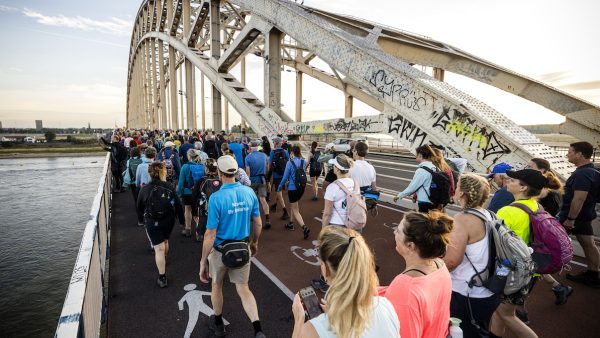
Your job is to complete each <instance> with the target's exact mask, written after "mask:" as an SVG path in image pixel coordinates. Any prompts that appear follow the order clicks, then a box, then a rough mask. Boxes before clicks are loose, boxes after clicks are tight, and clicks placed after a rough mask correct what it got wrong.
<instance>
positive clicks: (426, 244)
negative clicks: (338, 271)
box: [379, 211, 453, 338]
mask: <svg viewBox="0 0 600 338" xmlns="http://www.w3.org/2000/svg"><path fill="white" fill-rule="evenodd" d="M452 227H453V222H452V218H451V217H449V216H447V215H446V214H443V213H441V212H439V211H430V212H429V213H428V214H425V213H419V212H409V213H407V214H405V215H404V218H403V219H402V221H401V222H400V225H398V227H396V229H395V230H394V235H395V240H396V251H397V252H398V253H399V254H400V255H401V256H402V257H403V258H404V260H405V262H406V267H405V269H404V271H403V272H402V273H401V274H399V275H398V276H396V278H394V280H393V281H392V283H391V284H390V286H388V287H382V288H380V290H379V294H380V295H382V296H384V297H385V298H387V299H388V300H389V301H390V302H391V303H392V305H394V309H395V310H396V314H397V315H398V319H399V321H400V324H401V325H400V336H401V337H403V338H413V337H423V338H429V337H431V338H439V337H446V336H447V334H448V323H449V320H450V297H451V294H452V281H451V280H450V273H449V272H448V269H447V268H446V265H445V264H444V261H442V260H441V259H439V257H443V256H444V254H445V253H446V247H447V245H448V240H449V237H450V232H451V231H452Z"/></svg>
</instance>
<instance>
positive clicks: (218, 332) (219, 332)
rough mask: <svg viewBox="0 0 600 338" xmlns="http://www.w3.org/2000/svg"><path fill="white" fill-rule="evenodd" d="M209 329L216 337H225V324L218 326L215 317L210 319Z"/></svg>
mask: <svg viewBox="0 0 600 338" xmlns="http://www.w3.org/2000/svg"><path fill="white" fill-rule="evenodd" d="M208 328H209V329H210V330H211V331H213V332H214V333H215V336H217V337H225V324H221V325H217V324H216V323H215V315H212V316H210V317H208Z"/></svg>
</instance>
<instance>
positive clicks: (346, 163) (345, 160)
mask: <svg viewBox="0 0 600 338" xmlns="http://www.w3.org/2000/svg"><path fill="white" fill-rule="evenodd" d="M335 159H336V161H337V162H338V163H339V164H340V165H341V166H342V167H344V168H348V169H346V170H342V169H340V168H337V169H338V170H339V171H340V174H342V175H345V174H347V173H349V172H350V168H352V167H353V166H354V160H353V159H351V158H350V157H348V156H347V155H346V154H339V155H337V156H336V157H335Z"/></svg>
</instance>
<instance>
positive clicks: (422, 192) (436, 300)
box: [101, 130, 600, 338]
mask: <svg viewBox="0 0 600 338" xmlns="http://www.w3.org/2000/svg"><path fill="white" fill-rule="evenodd" d="M101 140H102V143H103V145H104V147H105V148H106V149H107V150H108V151H110V154H111V168H112V173H113V176H114V191H117V192H119V191H122V190H123V187H124V186H125V185H128V187H129V188H130V190H131V192H132V196H133V198H134V201H135V203H136V213H137V224H138V226H140V227H142V226H143V227H145V230H146V233H147V237H148V239H149V241H150V245H151V248H152V250H154V255H155V262H156V267H157V269H158V279H157V284H158V286H160V287H161V288H162V287H166V286H167V285H168V280H167V276H166V270H165V266H166V265H165V260H166V259H165V257H166V255H167V253H168V251H169V237H170V234H171V232H172V230H173V228H174V225H175V221H176V219H178V220H179V223H180V224H181V225H182V230H181V235H183V236H186V237H192V236H194V237H195V239H196V240H197V241H199V242H202V252H201V258H200V271H199V278H200V280H201V281H202V282H204V283H209V280H210V283H211V300H212V304H213V310H214V313H215V314H214V315H213V316H211V318H210V319H209V328H210V330H212V331H213V333H214V334H215V335H216V336H224V335H225V334H226V331H225V325H224V322H223V318H222V309H223V306H224V303H225V301H224V299H223V291H222V290H223V289H222V288H223V281H224V279H225V275H228V277H229V280H230V282H231V283H233V284H235V286H236V291H237V293H238V295H239V297H240V299H241V302H242V305H243V308H244V311H245V312H246V314H247V316H248V318H249V319H250V321H251V322H252V326H253V328H254V332H255V336H256V337H265V334H264V333H263V331H262V327H261V323H260V319H259V314H258V310H257V305H256V300H255V298H254V295H253V293H252V291H251V290H250V288H249V287H248V280H249V274H250V257H252V256H254V255H255V254H256V252H257V250H258V247H259V238H260V235H261V232H262V230H263V229H265V230H266V229H270V228H271V227H272V224H271V220H272V217H274V213H276V212H277V210H278V209H280V210H281V215H280V219H282V220H285V221H287V223H285V224H284V226H283V229H285V230H288V231H292V230H295V228H296V227H299V228H300V229H301V230H302V236H301V237H302V239H307V238H308V237H309V235H310V233H311V230H312V229H311V228H310V226H309V225H308V224H306V223H305V222H304V220H303V217H302V210H301V205H300V200H301V198H302V196H303V195H304V193H305V190H306V189H307V188H308V187H307V185H310V186H311V187H310V189H311V195H312V199H313V200H315V201H318V199H319V189H320V187H319V181H318V179H319V177H320V176H325V177H324V179H323V182H322V185H323V189H325V191H324V194H323V195H324V197H323V199H324V202H323V216H322V218H321V219H322V226H321V229H320V233H319V235H318V241H319V258H320V261H321V268H320V271H319V272H320V275H321V276H320V278H318V279H315V280H313V281H312V286H313V287H314V288H315V289H319V290H321V291H323V292H324V293H325V296H324V298H323V299H322V300H320V301H319V300H317V302H316V303H315V304H316V305H315V304H312V305H313V308H312V310H315V308H316V312H317V313H316V314H314V313H312V312H314V311H310V310H311V309H309V307H310V306H309V305H310V304H308V303H310V299H311V296H312V295H314V292H313V293H311V292H310V291H311V290H308V291H305V289H303V290H301V292H300V293H299V294H297V295H296V297H295V299H294V301H293V305H292V313H293V317H294V329H293V334H292V336H293V337H405V338H406V337H432V338H434V337H450V336H452V332H451V329H449V323H450V317H455V318H458V319H460V320H461V324H460V327H461V329H462V334H463V336H464V337H502V336H503V335H504V334H505V331H506V330H507V329H508V330H509V331H511V332H512V333H513V334H514V335H515V336H517V337H537V335H536V334H535V332H534V331H533V330H532V329H531V328H530V327H529V326H528V324H529V319H528V313H527V310H526V300H527V296H528V295H529V294H530V293H531V290H532V288H533V287H534V285H536V282H537V281H538V280H539V279H540V278H541V279H543V280H544V281H545V282H546V283H547V284H548V285H549V286H550V287H551V289H552V291H553V293H554V295H555V297H556V300H555V303H556V304H557V305H563V304H565V303H566V302H567V300H568V297H569V296H570V295H571V293H572V292H573V287H572V286H569V285H563V284H561V283H559V282H558V281H557V280H556V279H555V278H554V277H553V276H552V274H553V273H557V272H560V271H562V268H563V267H564V266H565V264H566V263H568V261H569V260H570V259H571V256H572V248H571V247H570V246H571V243H570V241H569V240H568V237H566V236H567V235H566V234H567V233H568V234H573V235H575V236H576V237H577V239H578V241H579V243H580V244H581V245H582V247H583V251H584V253H585V259H586V263H587V270H586V271H585V272H583V273H581V274H567V279H568V280H570V281H573V282H576V283H581V284H585V285H587V286H589V287H593V288H600V278H599V272H598V271H599V268H600V252H599V251H598V249H597V247H596V246H595V244H594V240H593V235H594V234H593V229H592V225H591V223H592V221H593V220H594V219H595V217H596V210H595V208H596V203H597V202H599V195H598V194H599V192H600V171H598V169H597V168H595V167H594V165H593V163H592V162H591V160H590V158H591V155H592V152H593V147H592V145H591V144H589V143H587V142H576V143H573V144H571V145H570V147H569V151H568V153H567V159H568V161H569V162H571V163H573V164H574V165H575V166H576V167H577V169H576V170H575V171H574V172H573V173H572V175H571V176H570V177H569V179H568V180H567V181H566V183H565V184H564V186H563V185H562V183H561V181H560V180H559V179H558V178H557V176H555V175H554V174H553V172H552V168H551V167H550V163H549V162H548V161H546V160H544V159H540V158H534V159H532V160H531V162H530V163H529V164H528V165H527V167H526V168H519V170H514V169H515V168H514V166H513V165H511V164H508V163H499V164H496V165H495V166H494V167H493V168H490V173H489V174H487V175H486V176H483V175H479V174H475V173H464V170H465V167H466V164H467V163H466V161H465V160H464V159H461V158H447V157H445V156H444V152H443V150H444V149H438V148H436V147H432V146H430V145H425V146H421V147H419V148H417V149H416V161H417V163H418V166H417V169H416V171H415V173H414V177H413V179H412V181H411V182H410V184H409V185H408V187H407V188H406V189H404V190H403V191H402V192H400V193H399V194H398V195H397V196H396V197H395V200H396V201H397V200H398V199H400V198H405V197H412V199H413V202H415V203H416V208H415V209H416V210H415V211H412V212H408V213H406V214H405V215H404V217H403V218H402V220H401V221H400V223H399V225H398V227H396V228H395V229H394V232H393V236H394V240H395V243H396V247H395V250H396V252H397V254H399V255H400V256H401V257H402V258H403V260H404V262H405V268H404V270H403V271H402V272H401V273H400V274H399V275H398V276H396V278H394V279H393V281H392V282H391V284H390V285H389V286H380V285H379V280H378V277H377V273H376V270H377V268H378V267H377V266H376V265H375V260H374V257H373V253H372V250H371V248H369V246H368V245H367V243H366V242H365V240H364V238H363V237H362V233H363V232H365V231H367V232H368V231H369V228H368V227H365V225H366V224H367V223H368V220H367V219H366V216H367V215H366V211H367V209H373V208H376V204H377V203H376V198H375V202H373V201H371V202H370V203H367V202H366V200H369V199H371V200H372V199H373V198H374V197H372V196H378V193H377V184H376V172H375V168H374V167H373V166H372V165H371V164H369V163H368V162H367V161H366V160H365V158H366V156H367V154H368V145H367V144H366V143H364V142H353V143H352V144H351V147H350V150H349V151H347V152H337V151H336V150H335V149H334V148H327V149H324V150H323V151H321V150H320V149H319V148H318V144H317V143H316V142H312V144H311V147H310V150H309V151H308V152H307V156H306V157H305V156H304V155H303V152H302V149H301V147H300V146H299V145H298V144H294V145H291V144H290V143H288V140H287V138H286V137H285V136H283V135H279V136H277V137H275V138H273V139H271V140H269V139H268V138H267V137H266V136H265V137H263V138H262V139H251V138H250V137H248V136H246V135H245V133H242V135H241V136H237V137H236V136H233V135H227V134H225V133H224V132H221V133H218V134H215V133H214V132H211V133H205V132H201V131H191V132H188V131H159V130H154V131H149V130H116V131H115V133H114V135H113V136H112V139H111V142H108V141H107V140H104V139H101ZM492 189H495V192H494V195H493V197H492V199H491V201H490V202H489V203H487V200H488V197H489V195H490V193H491V191H492ZM284 191H285V192H286V194H287V202H288V203H289V204H286V199H284ZM365 197H367V198H366V199H365ZM269 203H272V204H269ZM450 203H453V204H454V205H456V206H457V207H459V208H460V210H461V211H459V212H458V213H456V214H455V215H454V216H453V217H451V216H449V215H448V214H447V213H446V212H445V207H446V206H447V205H448V204H450ZM486 204H487V205H486ZM363 215H364V217H363ZM263 218H264V224H263ZM544 227H546V228H544ZM540 229H542V230H540ZM539 231H542V232H541V233H540V232H539ZM565 238H567V239H566V242H560V243H561V245H560V247H559V248H555V247H554V246H553V244H555V243H554V242H552V241H553V240H554V241H560V240H564V239H565ZM298 239H299V240H301V239H300V236H299V237H298ZM557 243H558V242H557ZM540 245H541V246H545V250H546V251H543V252H540V251H539V250H538V248H537V247H538V246H540ZM528 247H534V248H533V249H532V248H528ZM522 248H525V249H522ZM569 249H570V250H571V251H570V253H571V256H568V254H569V251H568V250H569ZM511 250H512V251H511ZM557 250H558V251H557ZM507 252H509V253H510V254H508V253H507ZM557 252H558V254H557ZM557 255H558V256H560V257H557ZM565 257H567V260H566V261H565ZM561 259H562V260H561ZM313 291H314V290H313ZM313 314H314V315H313Z"/></svg>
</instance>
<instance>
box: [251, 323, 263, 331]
mask: <svg viewBox="0 0 600 338" xmlns="http://www.w3.org/2000/svg"><path fill="white" fill-rule="evenodd" d="M252 327H254V334H257V333H259V332H262V328H261V327H260V320H257V321H255V322H252Z"/></svg>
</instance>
